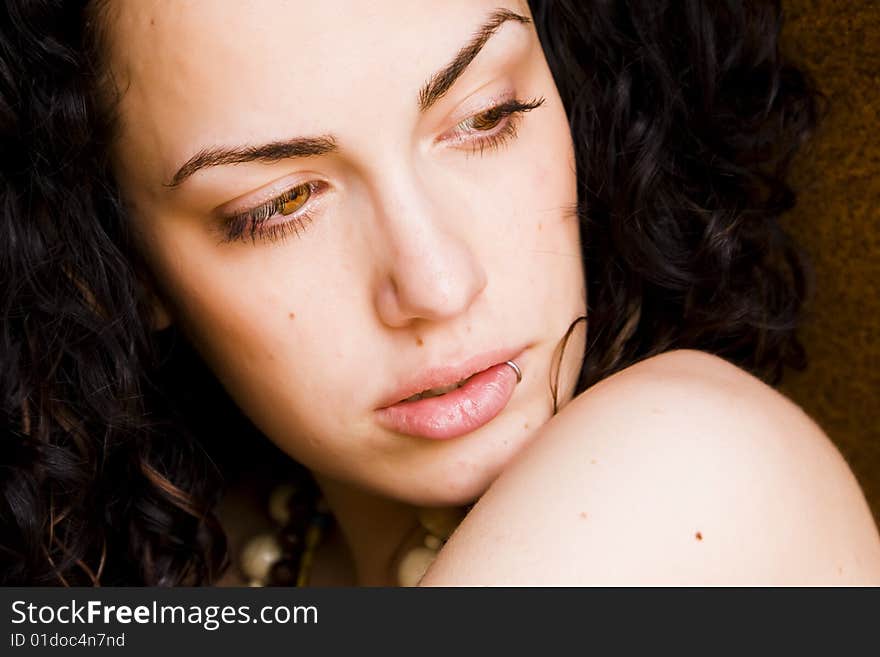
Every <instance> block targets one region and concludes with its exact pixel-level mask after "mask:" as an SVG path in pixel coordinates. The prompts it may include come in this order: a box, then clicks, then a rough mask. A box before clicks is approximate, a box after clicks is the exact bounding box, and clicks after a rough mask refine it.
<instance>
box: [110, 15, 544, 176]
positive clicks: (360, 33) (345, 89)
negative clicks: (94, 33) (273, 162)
mask: <svg viewBox="0 0 880 657" xmlns="http://www.w3.org/2000/svg"><path fill="white" fill-rule="evenodd" d="M501 8H504V9H511V10H513V11H517V12H519V13H522V14H524V15H527V14H528V8H527V6H526V3H525V2H519V1H511V0H437V1H432V2H428V1H419V2H411V1H397V0H386V1H371V2H360V1H352V0H322V1H321V2H313V1H308V2H306V1H303V0H252V1H249V2H245V1H242V0H188V1H183V0H151V1H146V0H143V1H141V0H137V1H134V0H129V1H124V2H123V1H120V2H117V3H115V4H112V5H111V8H110V11H109V12H108V13H107V19H106V20H107V34H108V37H109V38H108V41H107V42H108V46H109V65H110V68H111V69H112V70H113V72H114V75H115V77H116V79H117V83H118V84H119V86H120V87H121V88H122V89H123V90H124V96H123V99H122V103H121V106H120V110H121V115H122V139H123V141H125V142H128V143H126V144H125V146H127V147H129V148H132V149H134V150H136V151H140V152H139V154H140V155H141V156H148V155H147V154H146V153H143V152H142V151H143V149H148V150H150V151H152V153H151V154H150V155H149V156H152V157H154V158H155V159H156V160H158V161H160V162H163V163H165V164H166V165H170V163H173V162H179V161H181V159H184V158H185V156H188V155H191V154H192V148H193V147H197V146H199V145H201V144H212V143H226V142H229V140H230V137H231V136H232V137H233V138H234V139H235V140H238V141H250V140H254V141H265V140H270V139H277V138H278V137H280V136H291V135H294V134H319V133H323V132H330V131H333V130H335V129H336V128H337V125H336V124H338V123H339V122H340V121H343V122H344V121H345V120H349V119H350V118H351V115H352V107H353V103H357V107H358V113H357V116H358V122H359V123H360V124H363V123H364V122H365V121H369V120H374V121H381V120H382V118H383V115H382V114H377V115H376V116H370V115H369V112H368V109H369V108H371V107H373V106H378V105H381V106H382V107H383V111H387V110H388V105H389V103H391V104H393V105H394V106H399V107H402V106H404V105H405V106H407V107H408V108H411V111H412V113H413V115H414V114H415V113H416V112H417V111H418V108H417V102H416V101H417V99H416V94H417V91H418V89H419V87H420V86H421V85H422V84H423V83H424V81H425V79H426V77H427V76H428V75H430V74H431V73H433V72H434V71H435V69H436V68H437V67H438V66H442V65H443V64H445V63H446V62H447V61H448V59H449V58H450V57H451V56H452V55H453V54H455V53H456V52H457V51H458V49H459V48H461V47H462V45H463V44H464V43H466V42H467V41H468V40H469V39H470V37H471V36H472V34H473V32H474V30H475V29H476V28H477V26H478V25H480V24H481V23H482V22H483V21H484V20H485V18H486V16H487V15H488V14H489V13H490V12H491V11H493V10H495V9H501ZM380 101H381V102H380ZM392 101H393V102H392ZM331 123H332V124H333V125H331ZM168 173H169V171H163V172H162V174H166V175H167V174H168Z"/></svg>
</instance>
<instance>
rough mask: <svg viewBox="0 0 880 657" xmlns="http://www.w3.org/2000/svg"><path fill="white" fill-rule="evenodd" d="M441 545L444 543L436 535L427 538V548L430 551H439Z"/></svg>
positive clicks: (429, 535)
mask: <svg viewBox="0 0 880 657" xmlns="http://www.w3.org/2000/svg"><path fill="white" fill-rule="evenodd" d="M441 545H443V542H442V541H441V540H440V539H439V538H437V537H436V536H434V534H428V535H427V536H425V547H426V548H428V549H429V550H439V549H440V546H441Z"/></svg>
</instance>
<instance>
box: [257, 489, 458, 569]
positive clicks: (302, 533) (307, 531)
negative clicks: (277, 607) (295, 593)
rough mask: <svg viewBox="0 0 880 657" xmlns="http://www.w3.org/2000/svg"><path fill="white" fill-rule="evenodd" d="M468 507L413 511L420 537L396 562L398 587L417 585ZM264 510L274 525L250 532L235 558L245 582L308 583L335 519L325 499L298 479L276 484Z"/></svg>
mask: <svg viewBox="0 0 880 657" xmlns="http://www.w3.org/2000/svg"><path fill="white" fill-rule="evenodd" d="M469 509H470V507H464V508H461V507H452V508H449V507H443V508H420V509H419V510H418V513H417V517H418V521H419V525H420V530H421V531H423V532H424V537H423V539H422V544H421V545H418V546H416V547H412V548H410V549H409V550H407V551H406V553H405V554H403V556H402V557H400V558H399V560H398V561H397V567H396V571H397V572H396V575H397V582H398V585H399V586H417V585H418V583H419V581H421V579H422V577H424V574H425V572H426V571H427V570H428V567H429V566H430V565H431V563H433V561H434V559H436V558H437V554H438V553H439V552H440V549H441V548H442V547H443V546H444V545H445V544H446V541H447V540H448V539H449V537H450V536H451V535H452V533H453V532H454V531H455V529H456V528H457V527H458V525H459V523H460V522H461V521H462V519H463V518H464V516H465V515H466V514H467V511H468V510H469ZM268 512H269V516H270V517H271V518H272V520H274V521H275V523H276V525H277V526H278V529H277V530H276V531H274V532H262V533H260V534H257V535H256V536H253V537H252V538H251V539H250V540H248V541H247V543H246V544H245V546H244V548H243V549H242V551H241V556H240V558H239V568H240V570H241V572H242V574H243V575H244V576H245V577H246V578H247V581H248V586H308V585H309V576H310V574H311V566H312V562H313V560H314V556H315V551H316V550H317V548H318V546H319V545H320V544H321V541H322V539H323V537H324V535H325V533H326V531H327V529H328V528H329V527H330V525H331V523H332V522H334V518H333V515H332V514H331V513H330V508H329V506H328V505H327V502H326V500H325V499H324V498H323V497H322V496H321V495H320V494H317V493H316V489H315V488H314V487H313V486H309V485H303V483H302V482H298V483H292V482H291V483H285V484H280V485H279V486H276V487H275V488H274V489H273V490H272V493H271V494H270V496H269V504H268Z"/></svg>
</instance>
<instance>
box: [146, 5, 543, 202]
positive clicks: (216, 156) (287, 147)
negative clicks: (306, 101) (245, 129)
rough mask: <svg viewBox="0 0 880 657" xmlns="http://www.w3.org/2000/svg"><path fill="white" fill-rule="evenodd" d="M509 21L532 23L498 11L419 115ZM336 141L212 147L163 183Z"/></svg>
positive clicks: (425, 90)
mask: <svg viewBox="0 0 880 657" xmlns="http://www.w3.org/2000/svg"><path fill="white" fill-rule="evenodd" d="M507 21H516V22H518V23H522V24H527V23H531V22H532V21H531V19H529V18H528V17H526V16H523V15H521V14H517V13H516V12H513V11H510V10H509V9H496V10H495V11H493V12H492V13H491V14H489V18H488V20H487V21H486V22H485V23H483V25H481V26H480V27H479V28H478V29H477V31H476V32H475V33H474V35H473V36H472V37H471V40H470V41H469V42H468V43H467V44H466V45H465V46H463V47H462V48H461V49H460V50H459V51H458V52H457V53H456V55H455V57H453V58H452V61H450V62H449V63H448V64H447V65H446V66H444V67H443V68H442V69H440V70H439V71H438V72H437V73H435V74H434V75H432V76H431V77H430V78H429V79H428V81H427V82H426V83H425V84H424V85H423V86H422V88H421V89H420V91H419V95H418V103H419V112H421V113H424V112H426V111H428V109H430V108H431V106H433V105H434V104H435V103H436V102H437V101H438V100H440V99H441V98H442V97H443V96H444V95H445V94H446V93H447V92H448V91H449V89H451V88H452V85H454V84H455V81H456V80H458V78H460V77H461V76H462V74H463V73H464V72H465V69H467V67H468V66H469V65H470V63H471V62H472V61H473V60H474V59H476V57H477V55H478V54H480V51H481V50H482V49H483V47H484V46H485V45H486V43H487V42H488V41H489V39H491V38H492V36H493V35H494V34H495V33H496V32H497V31H498V28H500V27H501V26H502V25H503V24H504V23H506V22H507ZM338 150H339V147H338V145H337V143H336V138H335V137H333V136H332V135H322V136H319V137H295V138H293V139H284V140H281V141H273V142H270V143H267V144H261V145H258V146H254V145H245V146H212V147H207V148H203V149H201V150H200V151H199V152H198V153H196V154H195V155H193V156H192V157H191V158H189V159H188V160H187V161H186V162H185V163H184V164H183V165H182V166H181V167H180V168H179V169H178V170H177V173H175V174H174V176H173V177H172V178H171V181H170V182H167V183H163V185H164V186H165V187H171V188H175V187H179V186H180V185H181V184H183V182H184V181H185V180H186V179H187V178H189V177H190V176H192V175H193V174H194V173H195V172H196V171H199V170H201V169H205V168H208V167H215V166H222V165H224V164H241V163H244V162H267V163H270V162H277V161H279V160H283V159H290V158H296V157H312V156H316V155H325V154H327V153H332V152H334V151H338Z"/></svg>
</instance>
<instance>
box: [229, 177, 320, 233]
mask: <svg viewBox="0 0 880 657" xmlns="http://www.w3.org/2000/svg"><path fill="white" fill-rule="evenodd" d="M322 189H323V184H322V183H319V182H315V181H312V182H307V183H303V184H300V185H297V186H295V187H292V188H290V189H288V190H287V191H285V192H284V193H283V194H281V195H279V196H276V197H275V198H273V199H270V200H269V201H267V202H266V203H263V204H262V205H259V206H257V207H255V208H251V209H250V210H245V211H243V212H239V213H236V214H233V215H231V216H229V217H227V218H226V219H225V223H224V227H223V239H222V240H221V241H220V243H221V244H222V243H224V242H234V241H242V242H243V241H246V240H247V239H250V240H251V241H252V242H254V241H256V240H257V239H261V240H268V241H274V240H277V239H281V238H283V237H286V236H287V235H289V234H290V233H291V232H294V233H296V235H297V236H299V234H300V231H302V230H305V227H306V225H307V224H308V223H309V222H310V221H311V220H312V218H313V216H314V212H315V210H314V208H313V207H311V206H312V205H314V202H312V203H310V201H312V200H313V198H314V197H315V196H317V195H318V194H319V192H320V191H321V190H322ZM275 217H290V218H289V219H288V220H287V221H283V222H279V221H276V222H273V223H270V220H271V219H273V218H275Z"/></svg>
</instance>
